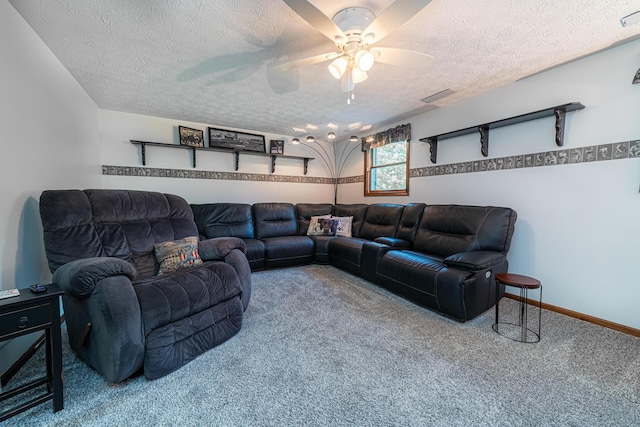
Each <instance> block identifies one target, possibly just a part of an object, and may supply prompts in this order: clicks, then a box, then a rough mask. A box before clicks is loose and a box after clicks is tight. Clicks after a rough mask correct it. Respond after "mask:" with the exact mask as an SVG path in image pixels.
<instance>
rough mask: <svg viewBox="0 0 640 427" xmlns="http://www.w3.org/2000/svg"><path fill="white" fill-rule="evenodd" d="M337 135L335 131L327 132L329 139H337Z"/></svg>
mask: <svg viewBox="0 0 640 427" xmlns="http://www.w3.org/2000/svg"><path fill="white" fill-rule="evenodd" d="M335 137H336V133H335V132H329V133H328V134H327V138H329V139H335Z"/></svg>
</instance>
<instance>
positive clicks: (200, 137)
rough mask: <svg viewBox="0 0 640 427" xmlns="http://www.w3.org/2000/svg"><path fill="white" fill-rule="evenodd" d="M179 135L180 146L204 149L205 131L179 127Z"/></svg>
mask: <svg viewBox="0 0 640 427" xmlns="http://www.w3.org/2000/svg"><path fill="white" fill-rule="evenodd" d="M178 135H180V145H188V146H190V147H204V131H201V130H199V129H191V128H188V127H184V126H178Z"/></svg>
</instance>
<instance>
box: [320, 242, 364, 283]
mask: <svg viewBox="0 0 640 427" xmlns="http://www.w3.org/2000/svg"><path fill="white" fill-rule="evenodd" d="M365 242H367V240H365V239H359V238H357V237H337V238H335V239H333V240H331V241H330V242H329V261H330V262H331V265H333V266H334V267H338V268H340V269H342V270H345V271H348V272H349V273H351V274H356V275H360V272H361V268H360V267H361V264H362V245H364V244H365Z"/></svg>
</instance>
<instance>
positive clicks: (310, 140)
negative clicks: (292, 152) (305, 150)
mask: <svg viewBox="0 0 640 427" xmlns="http://www.w3.org/2000/svg"><path fill="white" fill-rule="evenodd" d="M315 141H316V139H315V138H314V137H313V136H311V135H309V136H308V137H307V142H315Z"/></svg>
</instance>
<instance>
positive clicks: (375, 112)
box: [9, 0, 640, 138]
mask: <svg viewBox="0 0 640 427" xmlns="http://www.w3.org/2000/svg"><path fill="white" fill-rule="evenodd" d="M9 1H10V3H11V4H12V5H13V6H14V7H15V8H16V9H17V10H18V12H19V13H20V14H21V15H22V16H23V17H24V18H25V20H26V21H27V22H28V23H29V24H30V25H31V26H32V27H33V28H34V30H35V31H36V32H37V33H38V35H39V36H40V37H41V38H42V39H43V40H44V42H45V43H46V44H47V45H48V46H49V48H50V49H51V50H52V51H53V53H54V54H55V55H56V56H57V57H58V58H59V59H60V61H61V62H62V63H63V64H64V65H65V66H66V67H67V69H68V70H69V71H70V72H71V74H72V75H73V76H74V77H75V78H76V79H77V80H78V82H79V83H80V84H81V85H82V86H83V87H84V89H85V90H86V91H87V92H88V93H89V95H90V96H91V97H92V98H93V99H94V101H95V102H96V103H97V105H98V106H99V107H100V108H103V109H110V110H117V111H123V112H130V113H138V114H146V115H152V116H159V117H168V118H173V119H178V120H188V121H194V122H202V123H209V124H214V125H218V126H226V127H236V128H243V129H251V130H259V131H262V132H272V133H275V134H282V135H298V134H300V135H302V134H307V133H315V134H316V135H317V136H319V137H322V136H323V135H326V132H327V131H329V130H335V131H336V133H337V134H338V137H339V138H343V137H344V136H345V135H349V134H353V133H355V134H358V135H360V136H361V135H363V134H365V133H366V130H367V128H369V127H370V126H373V127H374V128H375V127H376V126H380V125H381V124H388V123H390V122H392V121H395V120H400V119H403V118H405V117H409V116H412V115H415V114H416V113H418V112H422V111H426V110H428V109H429V108H434V107H433V106H430V105H427V104H425V103H423V102H421V99H422V98H424V97H426V96H429V95H431V94H434V93H436V92H439V91H442V90H444V89H447V88H450V89H452V90H454V91H455V94H453V95H450V96H448V97H446V98H443V99H441V100H438V101H435V102H434V103H433V105H434V106H439V107H441V106H444V105H447V104H450V103H452V102H456V101H459V100H462V99H465V98H468V97H471V96H474V95H477V94H479V93H481V92H485V91H487V90H490V89H493V88H496V87H499V86H502V85H505V84H508V83H511V82H513V81H515V80H517V79H519V78H522V77H525V76H528V75H531V74H533V73H536V72H538V71H541V70H543V69H546V68H549V67H552V66H554V65H557V64H559V63H563V62H566V61H569V60H572V59H575V58H577V57H580V56H584V55H586V54H589V53H592V52H595V51H598V50H601V49H604V48H606V47H608V46H610V45H612V44H614V43H616V42H620V41H622V40H627V39H630V38H633V37H636V36H638V34H640V25H635V26H629V27H626V28H623V27H622V26H621V25H620V21H619V20H620V18H621V17H623V16H625V15H628V14H630V13H633V12H635V11H637V10H638V9H640V1H638V0H633V1H632V0H580V1H578V0H564V1H559V0H475V1H460V0H433V1H432V2H431V3H430V4H429V5H428V6H427V7H426V8H424V9H423V10H422V11H421V12H420V13H418V14H417V15H416V16H414V17H413V18H412V19H411V20H409V21H408V22H406V23H405V24H404V25H402V26H401V27H400V28H398V29H397V30H396V31H394V32H393V33H392V34H390V35H389V36H387V37H386V38H385V39H384V40H382V41H381V42H380V43H379V45H380V46H388V47H397V48H403V49H411V50H416V51H419V52H424V53H428V54H430V55H433V56H435V60H434V61H433V62H432V64H431V65H430V66H429V67H427V68H424V69H415V68H411V67H410V66H409V65H410V64H407V66H403V67H396V66H391V65H386V64H381V63H377V64H375V65H374V67H373V68H372V69H371V71H370V72H369V79H368V80H367V81H365V82H363V83H361V84H358V85H357V86H356V89H355V95H356V99H355V102H353V103H352V104H351V105H347V104H346V95H345V94H343V93H342V92H341V91H340V83H339V82H338V81H337V80H335V79H334V78H333V77H332V76H331V75H330V74H329V72H328V70H327V67H326V66H327V65H328V63H320V64H316V65H310V66H306V67H304V68H300V69H297V70H293V71H287V72H280V71H276V70H274V69H273V67H274V66H275V65H278V64H279V63H282V62H287V61H291V60H294V59H298V58H302V57H306V56H311V55H317V54H321V53H325V52H331V51H334V45H333V43H332V42H331V41H330V40H329V39H327V38H326V37H325V36H323V35H322V34H321V33H319V32H318V31H316V30H315V29H314V28H313V27H311V25H309V24H308V23H307V22H306V21H304V20H303V19H302V18H300V17H299V16H298V15H296V14H295V13H294V12H293V11H292V10H291V9H290V8H289V7H288V6H287V5H286V4H285V3H284V2H282V1H280V0H224V1H222V0H137V1H133V0H110V1H109V0H9ZM311 2H312V3H313V4H314V5H315V6H316V7H317V8H318V9H320V10H321V11H322V12H324V13H325V14H326V15H327V16H329V17H332V16H333V15H334V14H335V13H336V12H338V11H339V10H341V9H344V8H345V7H347V6H361V7H366V8H368V9H370V10H371V11H373V12H374V13H375V14H379V13H380V12H381V11H383V10H384V9H385V8H386V7H387V6H389V4H391V3H392V1H391V0H364V1H363V0H353V1H348V2H345V1H337V0H312V1H311ZM631 77H632V76H630V77H629V78H630V79H631ZM567 101H572V100H567ZM309 124H310V125H313V126H317V130H315V132H314V130H313V127H311V130H308V128H307V130H305V128H306V127H307V125H309ZM332 125H333V126H332ZM328 126H329V127H328ZM336 126H337V127H336ZM294 128H300V129H301V131H300V132H298V131H295V130H294Z"/></svg>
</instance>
